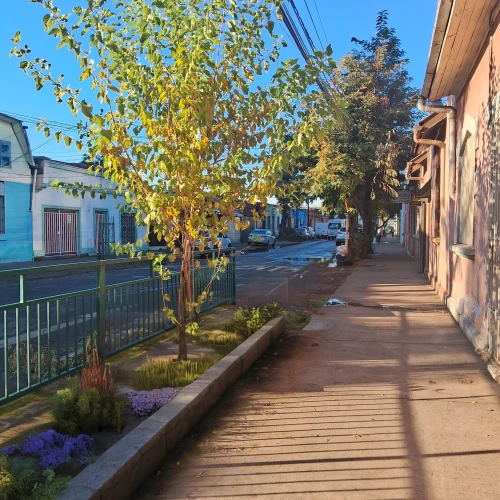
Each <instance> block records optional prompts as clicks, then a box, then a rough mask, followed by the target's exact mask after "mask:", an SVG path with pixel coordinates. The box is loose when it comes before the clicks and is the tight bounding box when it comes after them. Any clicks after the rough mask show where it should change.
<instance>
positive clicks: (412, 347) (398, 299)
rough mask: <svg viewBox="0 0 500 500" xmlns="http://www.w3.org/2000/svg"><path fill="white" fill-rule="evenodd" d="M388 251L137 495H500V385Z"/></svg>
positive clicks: (362, 268) (270, 358)
mask: <svg viewBox="0 0 500 500" xmlns="http://www.w3.org/2000/svg"><path fill="white" fill-rule="evenodd" d="M377 251H378V252H379V254H378V255H376V256H374V258H373V259H372V260H368V261H364V262H362V263H361V264H360V265H359V267H358V268H357V269H356V271H355V272H354V273H353V274H352V275H351V276H350V277H349V278H348V279H347V281H346V282H345V283H344V284H343V285H342V286H341V287H340V288H339V290H338V291H337V293H336V294H335V297H337V298H340V299H342V300H344V301H346V302H348V305H347V306H337V307H323V308H322V309H320V310H319V312H318V314H316V315H315V316H314V317H313V318H312V320H311V322H310V323H309V325H308V326H307V327H306V328H305V329H304V330H303V331H301V332H298V333H296V334H290V335H288V336H287V337H286V339H284V340H283V342H281V343H280V344H279V345H278V346H277V347H276V348H275V349H273V350H272V351H270V352H269V353H268V354H267V355H266V356H265V357H264V358H262V359H261V361H260V362H259V364H258V366H257V367H256V368H255V369H253V370H252V371H251V372H250V374H249V375H248V376H247V377H246V378H245V379H244V380H242V382H241V383H240V384H239V385H238V386H236V387H234V388H233V389H232V390H231V391H230V392H229V393H228V394H227V395H226V396H225V397H224V398H223V399H222V400H221V401H220V402H219V403H218V404H217V405H216V407H215V408H214V409H213V410H212V411H211V412H210V413H209V414H208V415H207V417H206V418H205V419H204V420H203V422H202V423H201V424H200V426H198V428H196V429H195V430H194V431H193V433H192V435H191V437H189V438H187V439H185V440H184V441H183V443H182V444H181V445H180V447H179V449H178V452H177V453H176V454H175V455H174V456H173V457H172V458H171V460H170V461H168V462H166V463H165V464H164V465H163V467H162V468H161V472H159V474H158V475H157V476H155V477H153V478H151V479H150V480H149V481H148V482H147V483H146V484H145V485H144V487H143V489H142V490H141V491H140V492H139V494H138V495H137V498H153V497H156V498H169V499H174V498H196V499H204V498H211V499H215V498H217V499H219V498H235V499H242V498H273V499H274V498H278V499H279V498H287V499H288V498H297V499H317V498H320V499H355V500H359V499H436V500H441V499H482V500H484V499H497V498H499V497H500V493H499V484H498V483H497V474H498V470H499V466H500V433H499V432H498V428H499V424H500V404H499V402H500V399H499V395H500V391H499V387H498V386H497V385H496V384H495V383H494V382H493V380H492V379H491V377H490V376H489V374H488V372H487V370H486V369H485V366H484V364H483V362H482V361H481V360H480V359H479V357H478V356H477V355H476V354H475V352H474V349H473V347H472V345H471V344H470V343H469V342H468V340H467V339H466V338H465V335H464V334H463V333H462V331H461V330H460V329H459V328H458V327H457V325H456V324H455V322H454V320H453V319H452V317H451V316H450V314H449V313H448V312H447V310H446V309H445V308H444V307H443V305H442V304H441V303H440V302H439V300H438V298H437V297H436V296H435V295H434V293H433V292H432V291H431V290H430V287H429V285H428V283H427V281H426V280H425V279H424V278H423V276H421V275H419V274H418V273H417V271H416V268H415V266H414V265H413V263H412V261H411V260H410V259H409V258H408V257H407V256H406V254H405V253H404V250H403V249H402V248H401V247H400V245H399V244H397V243H396V242H390V241H386V242H382V244H380V245H378V246H377ZM146 458H147V457H145V459H146Z"/></svg>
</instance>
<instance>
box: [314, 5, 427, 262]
mask: <svg viewBox="0 0 500 500" xmlns="http://www.w3.org/2000/svg"><path fill="white" fill-rule="evenodd" d="M352 41H353V42H354V43H355V44H356V48H355V49H354V50H353V51H352V52H351V53H349V54H348V55H346V56H345V57H344V58H342V59H341V60H340V62H339V65H338V68H337V69H336V70H335V72H334V75H333V82H334V85H335V86H336V87H337V89H338V91H339V92H340V94H341V95H342V97H343V99H344V102H345V105H346V109H345V119H344V120H343V122H335V123H334V126H333V129H332V130H331V132H329V133H328V136H327V140H326V141H325V142H324V143H323V144H322V148H321V151H320V155H319V156H320V159H319V162H318V165H317V167H316V168H314V169H312V171H311V172H310V176H311V179H312V182H313V190H314V192H315V193H316V194H317V195H319V196H320V197H322V198H323V199H324V202H325V205H326V206H327V207H328V208H330V209H339V208H340V207H342V208H343V209H344V211H346V212H350V211H352V209H356V210H357V211H358V213H359V214H360V216H361V218H362V220H363V229H364V235H365V252H364V253H365V254H366V252H367V251H368V249H369V245H370V242H371V238H372V236H373V231H374V220H375V217H376V216H377V215H378V213H379V211H380V210H382V209H385V210H386V211H387V210H388V209H390V210H392V211H394V209H395V205H393V206H392V207H391V205H390V199H391V198H393V197H394V195H395V189H396V188H397V187H398V186H399V181H400V180H401V177H402V176H401V174H400V172H401V171H402V170H403V168H404V165H405V163H406V161H407V159H408V157H409V155H410V153H411V149H410V148H411V128H412V126H413V124H414V123H415V121H416V119H417V114H416V110H415V107H414V106H415V103H416V100H417V97H418V92H417V90H416V89H414V88H413V87H411V85H410V84H411V78H410V76H409V75H408V71H407V70H406V65H407V63H408V60H407V59H406V58H405V53H404V51H403V49H402V48H401V42H400V40H399V38H398V37H397V36H396V33H395V31H394V29H393V28H390V27H389V26H388V14H387V11H382V12H380V13H379V14H378V16H377V20H376V34H375V36H374V37H372V38H371V39H370V40H358V39H357V38H353V39H352ZM391 215H392V214H391Z"/></svg>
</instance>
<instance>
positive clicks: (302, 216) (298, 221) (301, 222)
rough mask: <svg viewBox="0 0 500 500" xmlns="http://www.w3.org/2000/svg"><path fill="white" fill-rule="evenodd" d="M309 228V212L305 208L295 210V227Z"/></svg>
mask: <svg viewBox="0 0 500 500" xmlns="http://www.w3.org/2000/svg"><path fill="white" fill-rule="evenodd" d="M305 226H307V210H306V209H303V208H298V209H296V210H295V227H296V228H299V227H305Z"/></svg>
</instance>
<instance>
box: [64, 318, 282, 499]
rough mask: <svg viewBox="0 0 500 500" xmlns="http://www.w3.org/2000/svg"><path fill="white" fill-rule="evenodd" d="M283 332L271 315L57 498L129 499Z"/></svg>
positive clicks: (80, 475) (82, 473)
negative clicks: (269, 318)
mask: <svg viewBox="0 0 500 500" xmlns="http://www.w3.org/2000/svg"><path fill="white" fill-rule="evenodd" d="M284 330H285V320H284V319H283V318H281V317H280V318H275V319H273V320H271V321H270V322H269V323H267V324H266V325H264V326H263V327H262V328H261V329H260V330H257V331H256V332H255V333H254V334H253V335H252V336H251V337H250V338H248V339H247V340H245V341H244V342H243V343H241V344H240V345H239V346H238V347H237V348H236V349H234V351H232V352H231V353H230V354H228V355H227V356H226V357H225V358H223V359H221V360H220V361H219V362H218V363H216V364H215V365H214V366H212V367H211V368H210V369H209V370H207V371H206V372H205V373H204V374H203V375H202V376H201V377H199V378H198V379H197V380H195V381H194V382H193V383H192V384H190V385H188V386H187V387H185V388H184V389H182V391H180V392H179V394H178V395H177V396H176V397H175V398H174V399H173V400H172V401H171V402H170V403H168V404H167V405H165V406H163V407H162V408H160V409H159V410H158V411H157V412H156V413H154V414H153V415H151V416H150V417H149V418H147V419H146V420H145V421H144V422H142V423H141V424H139V425H138V426H137V427H136V428H135V429H134V430H132V431H131V432H130V433H129V434H127V435H126V436H124V437H123V439H121V440H120V441H118V442H117V443H116V444H114V445H113V446H112V447H111V448H109V449H108V450H106V451H105V452H104V453H103V454H102V455H101V456H100V457H99V459H98V460H97V461H96V462H95V463H93V464H91V465H89V466H88V467H87V468H85V469H84V470H83V471H82V472H81V473H80V474H78V475H77V476H75V477H74V478H73V479H72V480H71V481H70V482H69V483H68V485H67V486H66V488H64V490H63V491H62V492H61V493H60V494H59V495H58V497H57V498H58V499H59V500H84V499H85V500H107V499H115V498H120V499H127V498H131V496H132V495H133V494H134V492H135V491H137V489H138V488H139V487H140V486H141V485H142V483H143V482H144V481H146V480H147V479H148V477H150V476H151V475H153V474H154V473H155V472H156V471H157V470H158V467H159V466H160V465H161V464H162V462H163V461H164V460H165V458H166V457H167V454H168V452H169V451H171V450H172V449H173V448H174V447H175V446H176V445H177V444H178V443H179V442H180V441H181V440H182V438H183V437H184V436H185V435H186V434H187V433H188V432H189V430H190V429H191V428H192V427H193V426H194V425H195V424H196V423H197V422H198V421H199V420H200V419H201V418H202V417H203V415H205V413H206V412H207V411H208V410H209V409H210V408H211V407H212V406H213V404H214V403H215V402H216V401H217V400H218V399H219V398H220V397H221V396H222V395H223V394H224V393H225V392H226V390H227V389H229V387H230V386H231V385H232V384H233V383H234V382H235V381H236V380H237V379H238V378H239V377H241V376H242V375H243V374H244V373H245V372H246V371H247V370H248V369H249V368H250V367H251V366H252V364H253V363H254V362H255V361H256V360H257V359H258V358H259V357H260V356H262V354H264V352H265V351H266V350H267V348H268V347H269V346H270V345H271V344H272V343H273V342H275V341H276V340H277V339H278V338H279V337H281V335H282V334H283V332H284Z"/></svg>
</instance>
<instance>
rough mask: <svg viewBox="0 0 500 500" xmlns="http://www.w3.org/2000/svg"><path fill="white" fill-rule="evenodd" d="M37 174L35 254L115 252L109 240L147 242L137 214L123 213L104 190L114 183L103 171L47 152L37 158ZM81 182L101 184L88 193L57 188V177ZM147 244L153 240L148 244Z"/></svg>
mask: <svg viewBox="0 0 500 500" xmlns="http://www.w3.org/2000/svg"><path fill="white" fill-rule="evenodd" d="M35 164H36V167H37V169H36V172H35V175H36V179H35V190H34V193H33V253H34V257H35V258H40V257H50V256H62V255H78V256H84V255H96V253H103V254H107V253H109V245H108V244H109V243H122V244H124V243H135V242H136V241H137V240H138V239H142V240H143V241H144V236H145V233H146V228H144V227H139V226H137V225H136V220H135V215H134V214H128V213H123V212H120V210H119V208H118V205H122V204H123V203H124V201H125V200H124V198H123V197H122V196H119V197H118V198H117V199H115V198H113V197H112V196H110V195H109V194H108V195H107V196H106V198H105V199H103V198H104V197H103V195H102V192H103V190H104V189H105V187H106V186H109V187H111V183H110V182H109V181H106V180H105V179H104V178H103V177H102V175H100V176H95V175H94V174H89V172H88V170H87V169H88V165H87V164H85V163H66V162H60V161H56V160H51V159H50V158H46V157H35ZM56 179H57V180H60V181H62V182H69V183H75V182H81V183H83V184H84V185H92V186H96V187H97V186H99V185H101V186H103V187H102V188H96V195H95V197H94V198H92V197H91V196H90V194H89V193H87V194H86V195H85V197H84V198H82V196H81V194H78V196H77V197H73V196H68V195H67V194H66V193H65V191H64V189H60V190H59V191H56V189H55V188H54V187H52V186H51V182H52V181H54V180H56ZM142 248H144V249H146V248H147V245H146V244H144V243H143V247H142Z"/></svg>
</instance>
